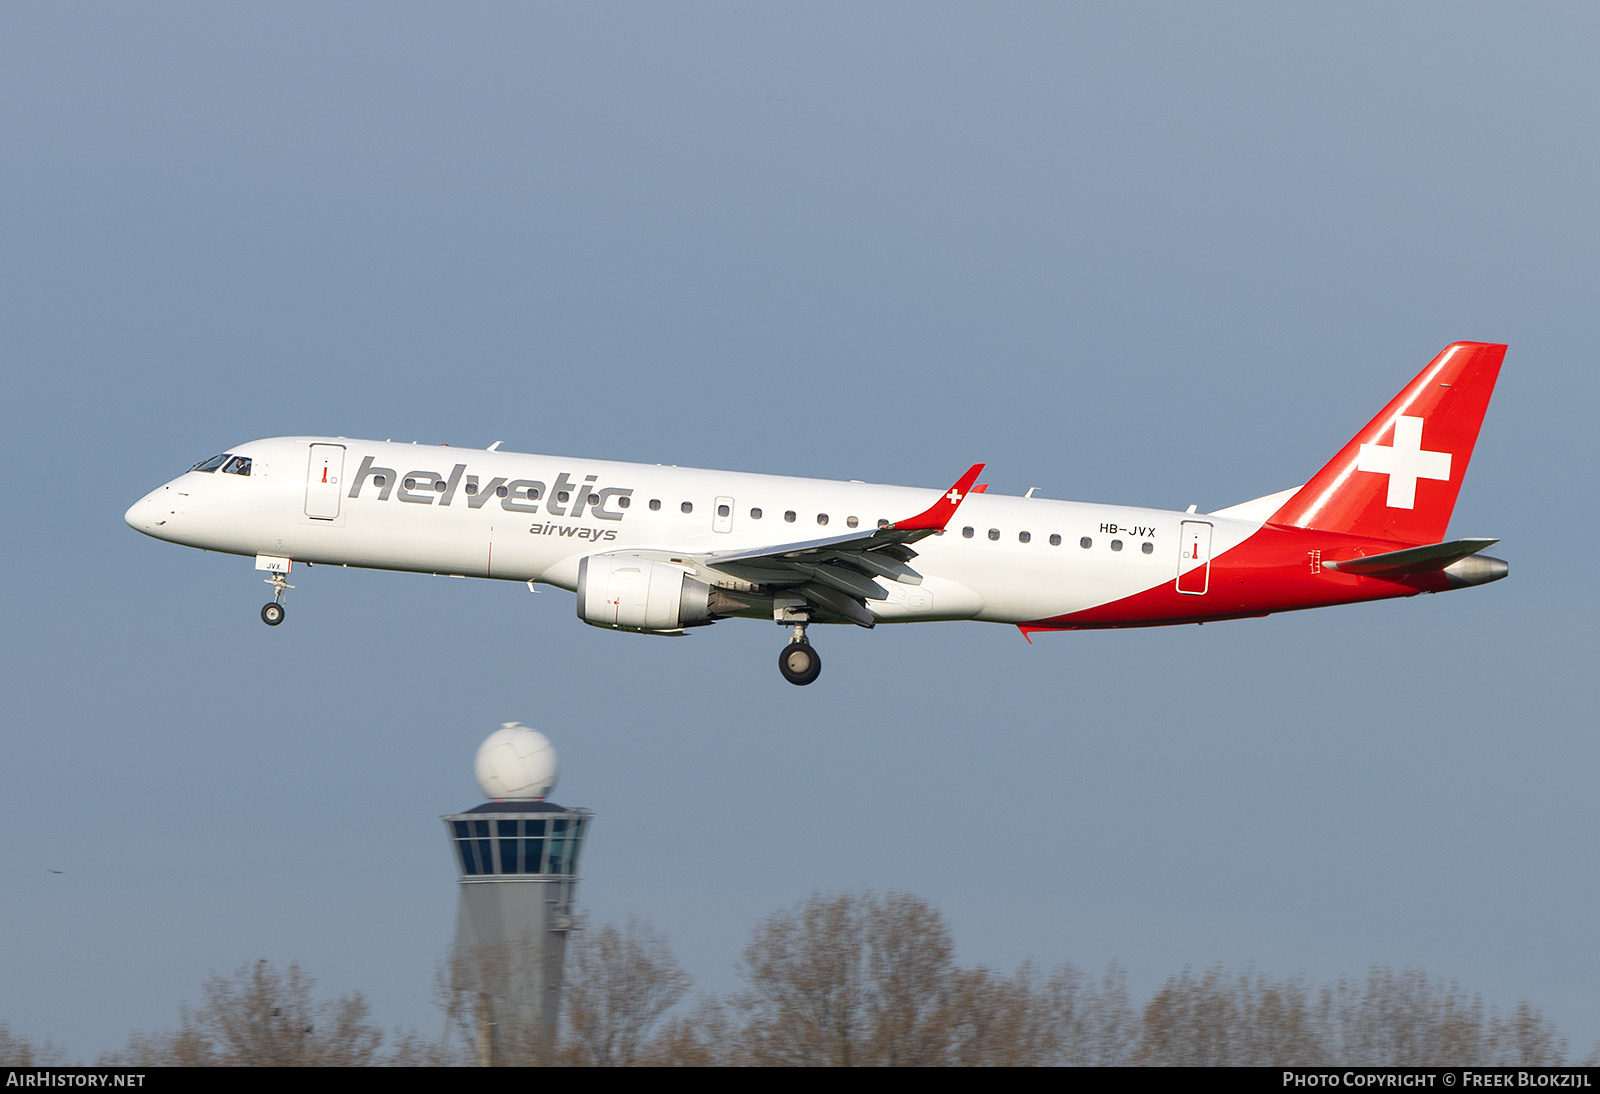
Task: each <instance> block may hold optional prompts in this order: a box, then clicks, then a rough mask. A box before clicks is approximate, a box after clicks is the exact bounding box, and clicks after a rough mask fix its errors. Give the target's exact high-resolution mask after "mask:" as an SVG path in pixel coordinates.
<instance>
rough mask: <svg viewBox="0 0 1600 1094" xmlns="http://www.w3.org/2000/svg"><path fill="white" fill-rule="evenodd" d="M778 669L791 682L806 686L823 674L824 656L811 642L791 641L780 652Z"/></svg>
mask: <svg viewBox="0 0 1600 1094" xmlns="http://www.w3.org/2000/svg"><path fill="white" fill-rule="evenodd" d="M778 671H779V672H781V673H783V678H784V679H785V680H787V681H789V683H791V684H795V685H797V686H799V687H804V686H805V685H807V684H809V683H811V681H813V680H815V679H816V678H817V677H818V676H820V675H822V658H821V657H819V656H818V655H817V651H816V650H814V649H812V648H811V643H810V642H807V641H805V640H803V639H802V640H801V641H799V642H790V643H789V644H788V645H787V646H785V647H783V652H782V653H780V654H778Z"/></svg>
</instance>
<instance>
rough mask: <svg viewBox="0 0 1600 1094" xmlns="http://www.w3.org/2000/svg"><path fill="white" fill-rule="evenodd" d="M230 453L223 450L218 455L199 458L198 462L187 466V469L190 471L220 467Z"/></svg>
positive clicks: (210, 469)
mask: <svg viewBox="0 0 1600 1094" xmlns="http://www.w3.org/2000/svg"><path fill="white" fill-rule="evenodd" d="M230 455H231V453H228V452H224V453H223V454H222V455H220V456H212V457H211V458H210V459H209V460H201V461H200V462H199V463H197V464H195V465H194V466H193V467H191V468H189V470H190V471H215V470H216V469H217V468H219V467H221V466H222V465H223V464H224V463H226V462H227V460H228V457H229V456H230Z"/></svg>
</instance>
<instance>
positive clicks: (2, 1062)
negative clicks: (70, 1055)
mask: <svg viewBox="0 0 1600 1094" xmlns="http://www.w3.org/2000/svg"><path fill="white" fill-rule="evenodd" d="M65 1060H66V1053H64V1052H63V1051H62V1050H61V1049H59V1048H57V1047H56V1046H55V1045H53V1044H51V1043H50V1042H49V1041H45V1042H44V1043H43V1044H37V1045H36V1044H34V1043H33V1042H32V1041H30V1040H28V1039H27V1038H26V1037H18V1036H17V1035H16V1034H14V1033H12V1032H11V1030H10V1029H9V1028H8V1027H7V1026H6V1025H5V1024H4V1023H0V1067H59V1066H61V1065H62V1064H63V1063H64V1062H65Z"/></svg>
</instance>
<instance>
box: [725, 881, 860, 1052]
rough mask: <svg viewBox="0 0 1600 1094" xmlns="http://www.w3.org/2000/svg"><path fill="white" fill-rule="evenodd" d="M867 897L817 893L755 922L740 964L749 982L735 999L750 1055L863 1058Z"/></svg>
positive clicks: (746, 980)
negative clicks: (794, 906) (791, 908)
mask: <svg viewBox="0 0 1600 1094" xmlns="http://www.w3.org/2000/svg"><path fill="white" fill-rule="evenodd" d="M869 899H870V898H861V897H856V896H853V895H851V894H848V893H846V894H844V895H842V896H838V897H834V898H833V899H825V898H823V897H822V896H821V895H817V896H813V897H812V898H811V899H810V900H808V901H806V902H805V904H803V905H801V906H800V908H799V909H798V910H797V911H794V912H778V913H776V914H774V915H772V916H770V917H768V918H767V920H766V921H765V922H764V923H762V924H761V925H760V926H758V927H757V928H756V931H755V934H754V935H753V936H752V938H751V939H750V943H749V945H747V946H746V947H745V949H744V959H743V962H742V965H741V969H740V971H741V974H742V975H743V976H744V979H745V982H746V983H747V984H749V990H748V991H747V992H745V993H743V994H742V995H740V996H739V997H738V998H737V999H736V1000H735V1006H737V1007H738V1008H739V1010H740V1011H741V1012H742V1013H743V1015H744V1017H745V1027H744V1041H745V1044H746V1046H747V1048H748V1051H749V1053H750V1057H751V1060H752V1061H753V1062H755V1063H758V1064H780V1065H784V1064H787V1065H817V1064H832V1065H834V1066H839V1067H849V1066H850V1065H851V1064H852V1063H855V1062H858V1061H857V1059H856V1058H857V1057H858V1056H859V1054H860V1050H861V1040H862V1036H861V1026H862V1022H863V1015H862V1011H863V1009H864V1008H865V1006H866V992H867V970H866V930H865V925H864V923H863V920H864V918H865V915H866V912H867V907H866V904H867V901H868V900H869Z"/></svg>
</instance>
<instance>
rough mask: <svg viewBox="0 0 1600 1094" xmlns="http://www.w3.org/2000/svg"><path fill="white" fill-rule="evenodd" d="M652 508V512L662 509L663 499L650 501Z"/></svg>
mask: <svg viewBox="0 0 1600 1094" xmlns="http://www.w3.org/2000/svg"><path fill="white" fill-rule="evenodd" d="M650 508H651V510H656V509H660V508H661V499H660V498H651V499H650Z"/></svg>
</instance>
